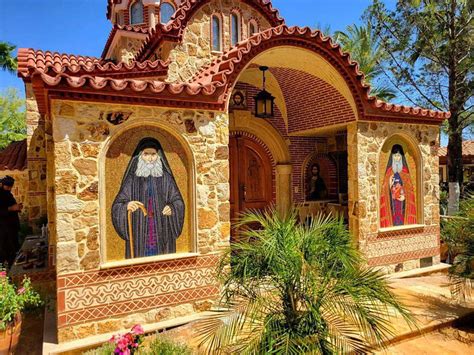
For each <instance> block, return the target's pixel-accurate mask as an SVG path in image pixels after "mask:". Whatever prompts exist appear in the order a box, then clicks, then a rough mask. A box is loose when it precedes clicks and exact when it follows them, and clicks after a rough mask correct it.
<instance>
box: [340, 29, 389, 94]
mask: <svg viewBox="0 0 474 355" xmlns="http://www.w3.org/2000/svg"><path fill="white" fill-rule="evenodd" d="M335 35H336V37H335V38H336V41H337V42H338V43H339V44H340V45H341V46H342V48H343V50H344V51H345V52H348V53H350V54H351V58H352V59H353V60H355V61H356V62H357V63H359V70H360V71H362V72H363V73H364V74H365V80H366V82H367V83H369V84H371V85H372V86H373V87H372V90H371V95H374V96H377V97H378V98H380V99H382V100H387V101H388V100H391V99H393V98H395V97H396V93H395V90H393V88H391V87H389V86H388V85H384V84H383V83H380V78H381V77H383V75H384V71H383V67H382V66H381V62H382V61H383V60H384V59H385V58H386V57H387V54H386V53H385V51H384V49H383V47H382V46H381V45H380V43H379V42H378V39H377V36H376V35H375V34H374V31H373V29H372V26H371V24H370V23H367V24H366V25H363V26H357V25H350V26H347V28H346V31H345V32H343V31H337V32H336V33H335Z"/></svg>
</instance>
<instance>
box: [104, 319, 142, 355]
mask: <svg viewBox="0 0 474 355" xmlns="http://www.w3.org/2000/svg"><path fill="white" fill-rule="evenodd" d="M144 334H145V331H144V330H143V327H142V326H141V325H139V324H137V325H135V326H133V328H132V330H131V331H130V332H128V333H126V334H121V335H114V336H113V337H112V338H111V339H110V342H111V343H115V350H114V354H117V355H131V354H134V353H135V352H136V351H137V350H138V348H139V347H140V345H141V344H142V342H143V337H144Z"/></svg>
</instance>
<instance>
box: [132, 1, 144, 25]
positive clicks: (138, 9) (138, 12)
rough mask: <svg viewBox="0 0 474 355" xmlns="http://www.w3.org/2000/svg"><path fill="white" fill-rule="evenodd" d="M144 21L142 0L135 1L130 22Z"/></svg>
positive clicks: (135, 23) (134, 23) (133, 23)
mask: <svg viewBox="0 0 474 355" xmlns="http://www.w3.org/2000/svg"><path fill="white" fill-rule="evenodd" d="M140 23H143V3H142V0H138V1H135V2H134V3H133V4H132V6H130V24H131V25H137V24H140Z"/></svg>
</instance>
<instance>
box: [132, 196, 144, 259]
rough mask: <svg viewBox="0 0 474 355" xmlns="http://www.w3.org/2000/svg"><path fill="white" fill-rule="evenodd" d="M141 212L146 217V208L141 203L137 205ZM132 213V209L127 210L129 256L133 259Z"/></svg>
mask: <svg viewBox="0 0 474 355" xmlns="http://www.w3.org/2000/svg"><path fill="white" fill-rule="evenodd" d="M138 207H139V208H140V209H141V210H142V212H143V215H144V216H145V217H146V216H147V211H146V208H145V207H144V206H143V205H139V206H138ZM132 213H133V211H130V210H129V211H128V236H129V238H130V257H131V258H132V259H135V248H134V246H133V226H132Z"/></svg>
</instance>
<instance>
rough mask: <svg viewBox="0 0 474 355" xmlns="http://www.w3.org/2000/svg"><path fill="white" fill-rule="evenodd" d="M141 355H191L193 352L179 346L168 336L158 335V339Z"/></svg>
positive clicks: (182, 345) (181, 345)
mask: <svg viewBox="0 0 474 355" xmlns="http://www.w3.org/2000/svg"><path fill="white" fill-rule="evenodd" d="M141 354H146V355H153V354H160V355H178V354H179V355H191V350H190V349H189V348H188V347H187V346H186V345H184V344H178V343H176V342H174V341H173V340H172V339H169V338H168V337H167V336H163V335H160V334H157V336H156V339H154V340H153V341H152V342H151V343H150V345H149V346H148V347H147V348H146V349H145V350H144V351H143V352H141Z"/></svg>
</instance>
